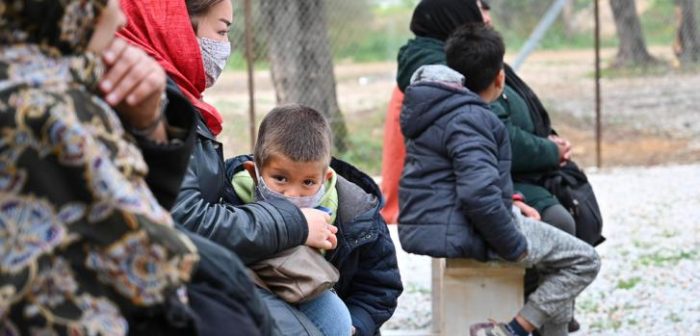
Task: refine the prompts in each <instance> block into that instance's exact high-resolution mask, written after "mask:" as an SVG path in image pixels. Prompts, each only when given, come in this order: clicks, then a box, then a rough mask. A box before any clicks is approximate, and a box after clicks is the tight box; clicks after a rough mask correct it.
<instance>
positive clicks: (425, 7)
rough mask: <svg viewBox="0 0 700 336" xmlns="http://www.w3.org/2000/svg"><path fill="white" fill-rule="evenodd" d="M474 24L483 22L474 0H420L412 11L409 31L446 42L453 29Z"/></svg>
mask: <svg viewBox="0 0 700 336" xmlns="http://www.w3.org/2000/svg"><path fill="white" fill-rule="evenodd" d="M475 22H484V18H483V17H482V16H481V11H480V10H479V6H478V5H477V3H476V0H422V1H421V2H420V3H419V4H418V6H416V9H415V10H414V11H413V18H412V19H411V31H412V32H413V33H414V34H416V36H422V37H431V38H434V39H438V40H440V41H446V40H447V37H449V36H450V34H451V33H452V32H453V31H454V30H455V29H457V28H459V27H460V26H462V25H464V24H467V23H475Z"/></svg>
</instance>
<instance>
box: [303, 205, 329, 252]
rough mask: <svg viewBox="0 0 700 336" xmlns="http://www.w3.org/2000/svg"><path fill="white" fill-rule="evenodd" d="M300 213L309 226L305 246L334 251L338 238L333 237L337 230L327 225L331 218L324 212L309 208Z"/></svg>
mask: <svg viewBox="0 0 700 336" xmlns="http://www.w3.org/2000/svg"><path fill="white" fill-rule="evenodd" d="M301 212H302V213H303V214H304V217H306V223H307V225H308V226H309V236H308V237H307V238H306V245H308V246H311V247H314V248H318V249H322V250H332V249H334V248H335V247H336V246H337V245H338V238H337V237H336V236H335V234H336V233H337V232H338V228H337V227H335V226H333V225H331V224H329V223H330V221H331V216H329V215H328V213H326V212H324V211H321V210H316V209H310V208H305V209H301Z"/></svg>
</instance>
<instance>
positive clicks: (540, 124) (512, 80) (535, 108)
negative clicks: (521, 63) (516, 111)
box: [505, 64, 552, 137]
mask: <svg viewBox="0 0 700 336" xmlns="http://www.w3.org/2000/svg"><path fill="white" fill-rule="evenodd" d="M505 72H506V85H508V86H510V87H511V88H512V89H513V90H515V92H517V93H518V95H519V96H520V97H522V98H523V100H525V104H527V110H528V111H529V112H530V117H531V118H532V122H533V124H534V125H535V134H537V135H538V136H541V137H547V136H549V135H550V134H551V133H552V124H551V121H550V120H549V114H548V113H547V110H546V109H545V108H544V105H542V102H541V101H540V99H539V98H537V95H536V94H535V92H534V91H532V89H531V88H530V87H529V86H528V85H527V84H526V83H525V81H523V80H522V79H520V77H518V75H517V74H516V73H515V71H514V70H513V69H512V68H511V67H510V65H508V64H505Z"/></svg>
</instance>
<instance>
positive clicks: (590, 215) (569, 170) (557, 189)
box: [538, 161, 605, 246]
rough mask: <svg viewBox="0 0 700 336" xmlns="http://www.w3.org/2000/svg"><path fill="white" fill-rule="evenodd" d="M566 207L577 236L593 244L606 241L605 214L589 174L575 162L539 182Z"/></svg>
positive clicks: (549, 174)
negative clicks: (602, 212) (571, 217)
mask: <svg viewBox="0 0 700 336" xmlns="http://www.w3.org/2000/svg"><path fill="white" fill-rule="evenodd" d="M539 182H540V183H538V184H540V185H541V186H543V187H544V188H546V189H547V190H549V192H551V193H552V194H553V195H554V196H555V197H556V198H557V199H558V200H559V202H560V203H561V205H562V206H564V208H566V209H567V210H568V211H569V213H571V216H573V217H574V220H575V221H576V237H578V238H579V239H581V240H583V241H585V242H587V243H588V244H590V245H592V246H598V245H600V244H601V243H602V242H604V241H605V237H603V235H602V230H603V217H602V215H601V213H600V208H599V207H598V201H597V200H596V198H595V194H594V193H593V188H592V187H591V185H590V183H588V178H587V177H586V174H584V173H583V171H582V170H581V169H580V168H579V167H578V166H577V165H576V164H575V163H573V162H572V161H568V162H567V164H566V165H565V166H563V167H561V169H558V170H556V171H553V172H550V173H547V174H545V175H544V176H542V177H541V179H540V181H539Z"/></svg>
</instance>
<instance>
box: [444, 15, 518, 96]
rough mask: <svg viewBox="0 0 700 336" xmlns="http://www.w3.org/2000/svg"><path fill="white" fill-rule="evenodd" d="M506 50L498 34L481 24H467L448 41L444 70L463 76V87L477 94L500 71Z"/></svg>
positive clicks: (485, 87) (489, 83)
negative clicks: (445, 68)
mask: <svg viewBox="0 0 700 336" xmlns="http://www.w3.org/2000/svg"><path fill="white" fill-rule="evenodd" d="M505 53H506V46H505V45H504V44H503V39H502V38H501V34H499V33H498V32H497V31H495V30H494V29H493V28H491V27H489V26H487V25H485V24H483V23H477V24H467V25H464V26H462V27H460V28H458V29H457V30H455V31H454V32H453V33H452V35H450V37H449V38H448V39H447V43H446V46H445V54H446V58H447V66H449V67H450V68H452V69H454V70H455V71H457V72H459V73H460V74H462V75H463V76H464V78H465V79H464V86H466V87H467V88H468V89H469V90H471V91H473V92H475V93H480V92H481V91H483V90H485V89H487V88H488V87H489V85H491V83H493V81H494V80H495V79H496V77H497V76H498V73H499V72H500V71H501V70H502V69H503V56H504V55H505Z"/></svg>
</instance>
